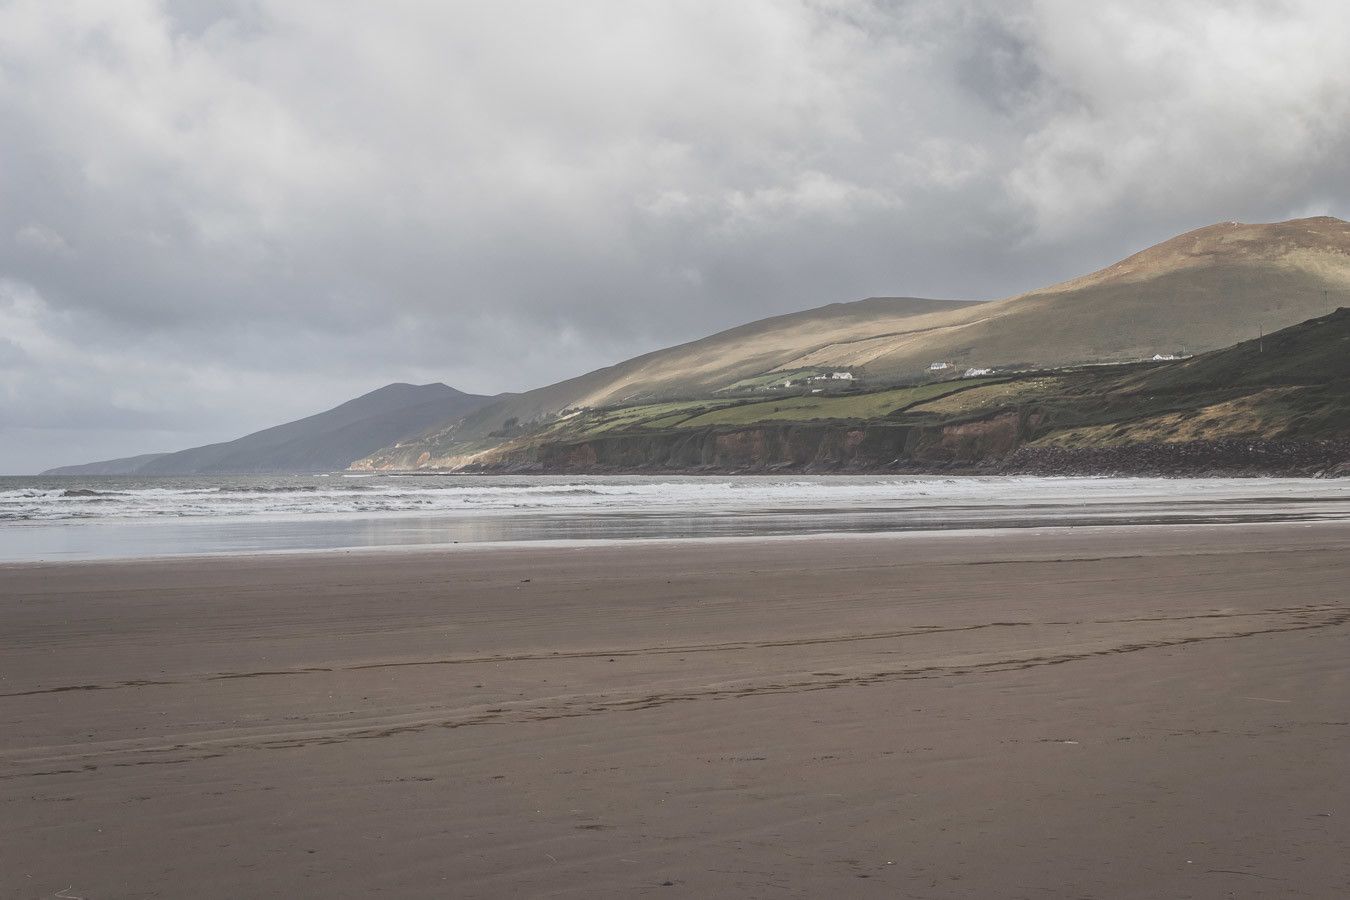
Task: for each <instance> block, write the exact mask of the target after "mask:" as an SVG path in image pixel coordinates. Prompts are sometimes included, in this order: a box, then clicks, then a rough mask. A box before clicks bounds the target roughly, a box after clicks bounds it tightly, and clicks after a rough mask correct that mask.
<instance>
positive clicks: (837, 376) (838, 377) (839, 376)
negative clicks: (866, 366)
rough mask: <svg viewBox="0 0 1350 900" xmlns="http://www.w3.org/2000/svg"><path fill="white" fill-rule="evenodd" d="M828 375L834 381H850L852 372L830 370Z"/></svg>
mask: <svg viewBox="0 0 1350 900" xmlns="http://www.w3.org/2000/svg"><path fill="white" fill-rule="evenodd" d="M830 377H831V378H832V379H834V380H835V381H852V380H853V373H852V372H831V373H830Z"/></svg>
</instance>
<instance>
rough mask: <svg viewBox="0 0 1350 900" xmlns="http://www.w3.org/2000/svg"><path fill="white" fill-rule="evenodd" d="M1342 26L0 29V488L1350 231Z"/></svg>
mask: <svg viewBox="0 0 1350 900" xmlns="http://www.w3.org/2000/svg"><path fill="white" fill-rule="evenodd" d="M1347 47H1350V4H1346V3H1344V2H1341V0H1325V2H1312V0H1302V2H1299V0H1290V2H1280V0H1261V2H1246V0H1212V2H1207V0H1188V2H1186V3H1180V4H1179V3H1175V2H1156V3H1155V2H1151V0H1096V2H1092V3H1082V2H1077V0H988V2H976V0H969V2H966V0H913V2H865V0H823V2H805V0H801V2H798V0H775V2H758V0H736V2H734V3H733V2H726V0H707V2H704V0H670V2H659V0H651V2H647V0H612V2H611V0H572V2H568V3H554V2H544V0H538V2H530V3H525V2H514V0H493V2H490V3H484V2H463V3H461V2H445V0H426V2H412V0H382V2H380V3H369V2H364V0H361V2H355V0H352V2H348V0H235V2H231V0H199V2H187V0H118V2H115V3H109V2H106V0H0V472H9V473H28V472H35V471H37V470H40V469H43V468H47V467H50V466H55V465H62V464H69V463H77V462H87V461H90V460H93V459H103V458H109V457H116V456H125V455H131V454H136V453H142V452H150V451H163V450H175V449H181V448H183V447H187V446H193V445H196V444H201V443H206V442H210V441H216V440H224V439H230V438H234V437H237V436H239V435H242V434H244V433H246V432H248V431H252V430H256V429H258V428H262V427H266V426H268V425H272V424H277V423H279V422H282V421H286V420H288V419H292V418H296V417H299V416H303V415H307V414H310V413H313V412H317V411H319V410H322V409H325V408H328V407H330V406H333V405H336V404H337V403H339V402H341V401H343V400H346V399H349V398H351V397H354V396H356V395H358V394H361V393H364V392H366V391H369V390H372V389H374V388H376V387H379V386H380V385H383V384H386V383H389V382H393V381H410V382H415V383H425V382H429V381H444V382H446V383H448V384H450V385H453V386H455V387H458V388H460V389H462V390H467V391H473V392H481V393H497V392H500V391H518V390H525V389H528V388H531V387H537V386H540V385H544V384H548V383H551V382H553V381H557V380H559V379H562V378H565V377H569V376H572V375H576V374H580V373H582V372H585V371H589V370H591V369H594V368H597V367H599V366H603V365H607V364H610V363H614V362H617V361H619V360H622V359H625V358H628V357H630V356H633V355H636V354H638V353H642V352H646V351H648V350H652V349H655V348H658V347H662V346H668V345H670V344H674V343H678V342H681V341H686V340H691V339H694V338H697V337H701V336H703V335H706V334H709V333H712V332H714V331H718V330H720V329H723V328H727V327H731V326H733V325H737V324H740V323H743V322H746V321H750V320H753V319H757V318H762V317H764V316H768V315H774V314H778V313H783V312H789V311H794V310H799V309H805V308H809V307H813V306H820V305H823V304H826V303H832V302H837V301H843V300H853V299H860V298H863V297H867V296H875V295H893V296H898V295H905V296H922V297H943V298H961V299H992V298H998V297H1003V296H1009V295H1012V294H1016V293H1019V292H1021V291H1023V290H1029V289H1031V288H1035V287H1039V286H1042V285H1045V284H1049V283H1053V282H1057V281H1062V280H1065V279H1067V278H1070V277H1072V276H1075V275H1078V274H1082V273H1085V272H1088V271H1092V270H1094V269H1097V268H1099V267H1101V266H1104V265H1107V264H1109V263H1111V262H1113V261H1115V260H1117V259H1120V258H1122V257H1124V256H1126V255H1128V254H1130V253H1132V252H1134V251H1136V250H1139V249H1142V248H1143V247H1146V246H1148V245H1151V244H1153V243H1156V242H1158V241H1160V240H1163V239H1165V238H1167V237H1170V236H1172V235H1174V234H1177V233H1180V232H1182V231H1186V230H1189V229H1191V228H1195V227H1198V226H1201V225H1206V224H1211V223H1213V222H1219V221H1228V220H1237V221H1248V222H1258V221H1279V220H1283V219H1287V218H1292V217H1296V216H1304V215H1323V214H1330V215H1339V216H1342V217H1345V216H1346V215H1347V214H1348V211H1350V64H1348V63H1347V59H1350V57H1348V56H1347V53H1346V48H1347Z"/></svg>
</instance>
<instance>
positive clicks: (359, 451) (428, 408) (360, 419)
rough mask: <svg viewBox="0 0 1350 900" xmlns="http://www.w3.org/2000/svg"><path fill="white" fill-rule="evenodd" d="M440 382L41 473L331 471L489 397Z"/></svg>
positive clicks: (399, 387) (390, 389)
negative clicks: (184, 445) (236, 434)
mask: <svg viewBox="0 0 1350 900" xmlns="http://www.w3.org/2000/svg"><path fill="white" fill-rule="evenodd" d="M493 399H494V398H492V397H485V396H481V395H478V394H465V393H463V392H461V391H457V390H455V389H454V388H452V387H448V386H446V385H444V384H423V385H412V384H390V385H386V386H385V387H382V388H380V389H378V390H375V391H372V392H370V393H369V394H364V395H362V396H360V397H357V398H356V399H354V400H348V401H347V402H346V403H343V404H341V405H339V406H336V407H334V408H333V409H330V410H327V411H326V412H321V413H318V414H316V415H313V416H308V417H306V418H304V419H299V420H297V421H294V422H288V423H286V424H284V425H277V426H275V427H273V428H267V429H264V430H262V431H258V432H254V433H253V434H249V435H245V436H244V437H241V438H238V439H237V440H233V441H226V442H224V443H219V444H208V445H206V446H203V447H193V448H191V449H188V450H180V451H178V452H176V453H155V454H146V455H144V456H136V457H130V458H128V459H122V460H107V461H104V462H96V463H89V464H87V465H80V466H62V467H60V468H57V469H51V470H49V471H47V472H44V473H43V474H44V475H208V474H211V475H223V474H230V475H238V474H261V473H267V474H282V473H303V472H331V471H334V470H339V469H344V468H346V467H347V466H348V465H349V464H350V463H351V462H352V461H353V460H355V459H358V458H360V457H362V456H364V455H366V454H368V453H370V452H372V451H373V450H376V449H378V448H380V447H383V446H385V445H387V444H390V443H392V442H394V441H398V440H403V439H407V438H414V437H416V436H418V435H420V434H421V433H423V432H425V431H426V430H427V429H428V428H431V427H433V426H436V425H441V424H443V423H444V422H446V421H447V420H450V419H454V418H458V417H460V416H463V415H465V414H466V413H469V412H472V411H473V410H475V409H477V408H479V407H480V406H482V405H483V404H484V403H486V402H489V401H491V400H493Z"/></svg>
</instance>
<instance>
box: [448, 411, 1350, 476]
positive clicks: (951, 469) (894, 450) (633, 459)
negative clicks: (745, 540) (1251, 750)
mask: <svg viewBox="0 0 1350 900" xmlns="http://www.w3.org/2000/svg"><path fill="white" fill-rule="evenodd" d="M1034 425H1035V422H1034V420H1033V421H1028V419H1027V417H1026V416H1023V415H1018V414H1016V413H1009V414H1007V415H1003V416H997V417H994V418H992V419H987V420H983V421H979V422H969V423H964V424H960V425H945V426H914V425H890V424H876V423H869V424H859V425H827V424H804V425H797V424H793V425H778V426H750V427H744V428H734V429H698V430H676V431H668V432H653V433H642V434H637V433H623V434H616V435H611V436H600V437H596V438H593V439H590V440H586V441H582V442H575V443H546V444H540V445H536V446H532V447H528V448H520V449H517V450H515V451H513V452H511V453H509V454H505V455H503V457H502V458H501V459H499V460H498V461H496V462H494V463H492V464H486V465H479V466H474V467H472V468H470V469H468V470H467V471H471V472H479V473H518V474H525V473H540V474H545V473H547V474H583V473H584V474H620V473H622V474H641V473H648V474H700V473H706V474H727V473H735V474H757V473H758V474H769V473H779V472H802V473H840V474H845V473H880V472H888V473H896V472H909V473H931V474H938V473H948V474H979V475H1012V474H1033V475H1137V476H1144V475H1148V476H1162V477H1168V476H1174V477H1204V476H1262V475H1267V476H1270V475H1283V476H1324V477H1327V476H1347V475H1350V442H1344V441H1314V442H1299V441H1266V440H1242V439H1226V440H1220V441H1192V442H1188V443H1148V444H1125V445H1120V446H1110V447H1086V448H1064V447H1036V446H1026V445H1025V444H1024V441H1025V440H1026V439H1027V438H1028V432H1029V430H1032V429H1034Z"/></svg>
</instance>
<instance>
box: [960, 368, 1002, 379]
mask: <svg viewBox="0 0 1350 900" xmlns="http://www.w3.org/2000/svg"><path fill="white" fill-rule="evenodd" d="M993 374H994V370H993V369H966V374H964V375H962V376H961V377H962V378H979V377H980V376H981V375H993Z"/></svg>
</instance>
